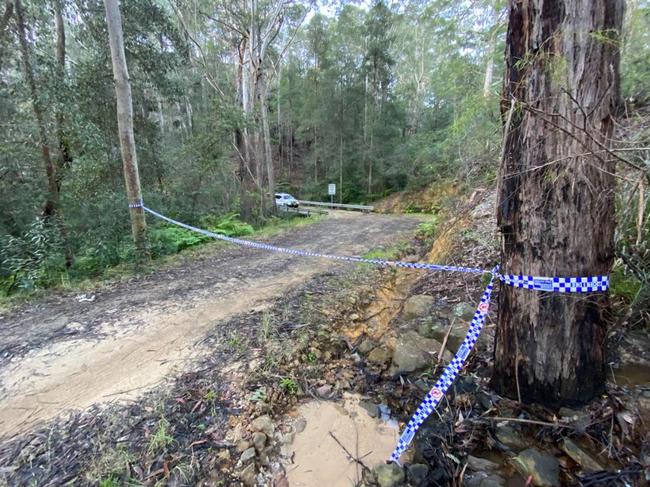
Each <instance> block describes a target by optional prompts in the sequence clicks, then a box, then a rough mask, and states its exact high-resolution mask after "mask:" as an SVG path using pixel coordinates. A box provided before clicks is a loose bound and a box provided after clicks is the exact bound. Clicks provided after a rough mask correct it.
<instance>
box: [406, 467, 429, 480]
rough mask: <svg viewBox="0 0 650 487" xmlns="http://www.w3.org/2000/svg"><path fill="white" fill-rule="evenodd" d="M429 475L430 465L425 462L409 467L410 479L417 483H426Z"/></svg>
mask: <svg viewBox="0 0 650 487" xmlns="http://www.w3.org/2000/svg"><path fill="white" fill-rule="evenodd" d="M427 475H429V466H428V465H425V464H423V463H415V464H413V465H410V466H409V467H408V477H409V481H410V482H411V483H412V484H414V485H416V486H420V485H425V481H426V479H427Z"/></svg>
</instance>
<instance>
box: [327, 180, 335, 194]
mask: <svg viewBox="0 0 650 487" xmlns="http://www.w3.org/2000/svg"><path fill="white" fill-rule="evenodd" d="M327 194H328V195H330V196H334V195H335V194H336V184H331V183H330V184H328V185H327Z"/></svg>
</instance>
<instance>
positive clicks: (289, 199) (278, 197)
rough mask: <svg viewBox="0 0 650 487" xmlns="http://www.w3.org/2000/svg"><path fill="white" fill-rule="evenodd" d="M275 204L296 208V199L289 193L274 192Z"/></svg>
mask: <svg viewBox="0 0 650 487" xmlns="http://www.w3.org/2000/svg"><path fill="white" fill-rule="evenodd" d="M275 205H276V206H286V207H288V208H298V206H299V205H298V200H297V199H296V198H294V197H293V196H291V195H290V194H289V193H275Z"/></svg>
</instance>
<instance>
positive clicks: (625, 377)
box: [609, 364, 650, 387]
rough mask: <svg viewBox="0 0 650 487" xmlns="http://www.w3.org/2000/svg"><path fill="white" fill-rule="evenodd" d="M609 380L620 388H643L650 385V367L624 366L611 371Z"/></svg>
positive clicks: (639, 365) (638, 365)
mask: <svg viewBox="0 0 650 487" xmlns="http://www.w3.org/2000/svg"><path fill="white" fill-rule="evenodd" d="M609 380H610V381H611V382H613V383H614V384H617V385H619V386H628V387H631V386H643V385H648V384H650V367H649V366H647V365H641V364H624V365H622V366H621V367H617V368H610V369H609Z"/></svg>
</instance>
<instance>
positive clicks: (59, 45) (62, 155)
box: [54, 0, 74, 268]
mask: <svg viewBox="0 0 650 487" xmlns="http://www.w3.org/2000/svg"><path fill="white" fill-rule="evenodd" d="M54 17H55V22H56V61H57V78H58V80H57V81H58V85H59V89H58V91H59V92H61V91H63V89H64V86H65V24H64V23H63V1H62V0H55V1H54ZM62 105H63V103H62V101H61V100H59V103H58V104H57V106H56V117H55V118H56V138H57V142H58V146H59V157H58V161H57V164H56V168H55V176H56V188H57V198H59V199H60V194H61V184H62V181H63V172H64V171H65V170H66V169H67V168H68V167H70V163H71V162H72V158H71V157H70V150H69V148H68V142H67V140H66V138H65V132H64V128H63V124H64V116H63V110H62ZM59 220H60V221H59V222H58V225H59V231H60V233H61V238H62V240H63V249H64V254H65V265H66V267H68V268H69V267H72V264H73V263H74V254H73V252H72V246H71V245H70V239H69V238H68V232H67V230H66V228H65V223H64V221H63V217H62V212H61V208H60V205H59Z"/></svg>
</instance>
